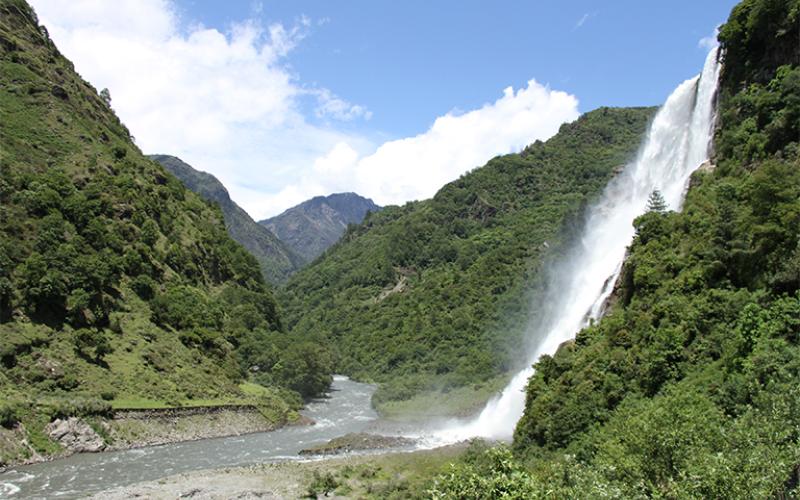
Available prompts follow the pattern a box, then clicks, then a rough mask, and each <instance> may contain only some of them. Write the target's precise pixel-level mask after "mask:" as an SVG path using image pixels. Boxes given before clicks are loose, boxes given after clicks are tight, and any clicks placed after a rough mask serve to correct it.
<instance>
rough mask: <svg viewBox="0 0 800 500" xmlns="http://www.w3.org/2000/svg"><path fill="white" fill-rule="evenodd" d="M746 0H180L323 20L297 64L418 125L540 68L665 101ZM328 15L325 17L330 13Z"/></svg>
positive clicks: (234, 13)
mask: <svg viewBox="0 0 800 500" xmlns="http://www.w3.org/2000/svg"><path fill="white" fill-rule="evenodd" d="M736 3H737V2H736V1H734V0H702V1H698V0H688V1H687V0H683V1H675V0H673V1H670V2H666V1H642V0H638V1H631V0H627V1H611V2H597V1H570V2H566V1H491V2H490V1H478V0H464V1H457V2H456V1H450V2H445V1H430V0H405V1H402V2H389V1H367V0H359V1H339V2H332V1H326V0H312V1H309V0H295V1H291V2H287V1H263V2H253V1H251V0H241V1H238V2H237V1H227V2H219V1H214V0H180V2H179V5H180V8H181V10H182V12H183V14H184V15H185V16H186V17H187V18H190V19H193V20H196V21H199V22H202V23H204V24H206V25H210V26H217V27H224V26H226V25H228V24H230V23H231V22H235V21H237V20H241V19H244V18H247V17H252V16H255V15H257V16H260V17H262V18H263V19H265V20H267V21H281V22H283V23H286V24H291V23H293V22H295V21H296V20H297V19H298V18H299V17H300V16H302V15H305V16H307V17H308V18H309V19H310V20H312V27H311V29H310V30H309V31H310V32H309V34H308V36H307V38H306V39H304V40H303V43H302V44H301V45H300V46H298V48H297V49H296V50H295V51H294V52H293V53H292V55H291V57H290V64H291V67H292V68H293V70H294V71H295V72H296V73H297V74H298V75H299V77H300V78H301V79H302V80H303V81H306V82H317V83H318V84H319V85H322V86H324V87H326V88H329V89H331V90H332V91H333V92H335V93H336V94H337V95H339V96H341V97H342V98H344V99H347V100H348V101H351V102H357V103H359V104H362V105H364V106H366V107H367V108H368V109H369V110H371V111H372V113H373V114H372V118H371V120H370V123H369V124H368V125H369V128H371V129H374V130H376V131H380V132H385V133H387V134H389V135H392V136H397V137H400V136H406V135H412V134H415V133H418V132H419V131H420V130H423V129H424V128H425V127H427V126H428V125H430V123H431V122H432V121H433V119H434V118H435V117H437V116H440V115H442V114H444V113H446V112H448V111H450V110H451V109H454V108H455V109H473V108H475V107H477V106H480V105H481V104H483V103H485V102H488V101H490V100H493V99H494V98H495V97H496V94H497V92H498V90H499V89H502V88H505V87H506V86H508V85H513V86H514V87H515V88H516V87H518V86H521V85H523V84H525V82H527V81H528V80H529V79H531V78H535V79H536V80H537V81H538V82H540V83H545V84H549V85H550V86H551V87H553V88H557V89H559V90H564V91H566V92H569V93H571V94H574V95H575V96H577V97H578V99H579V100H580V111H581V112H585V111H589V110H592V109H594V108H597V107H599V106H636V105H658V104H660V103H662V102H663V101H664V99H665V98H666V97H667V95H669V93H670V91H671V90H672V89H673V88H674V87H675V85H676V84H677V83H678V82H679V81H681V80H683V79H686V78H688V77H690V76H691V75H693V74H696V73H697V72H698V71H699V68H701V67H702V64H703V59H704V58H705V53H706V51H705V49H703V48H700V47H698V41H699V40H700V39H701V38H703V37H706V36H709V35H710V34H711V32H712V31H713V29H714V27H715V26H716V25H718V24H719V23H721V22H723V21H724V20H725V19H726V18H727V16H728V14H729V13H730V10H731V8H732V7H733V6H734V5H735V4H736ZM319 21H322V24H321V25H320V24H319Z"/></svg>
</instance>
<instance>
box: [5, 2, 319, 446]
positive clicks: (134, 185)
mask: <svg viewBox="0 0 800 500" xmlns="http://www.w3.org/2000/svg"><path fill="white" fill-rule="evenodd" d="M0 124H2V133H0V424H2V426H3V427H4V428H14V425H15V424H16V423H17V422H22V423H23V424H24V425H23V426H22V427H16V429H17V431H19V432H21V433H23V434H24V435H25V436H27V437H26V438H25V439H26V440H25V441H23V442H27V443H29V444H30V446H32V447H33V449H34V450H35V451H36V452H38V453H42V454H49V453H51V452H53V451H54V450H58V449H59V447H58V445H57V444H55V443H54V442H52V441H51V440H49V438H48V437H47V436H46V435H45V434H44V431H43V428H44V427H45V426H46V425H47V423H48V422H49V421H50V420H51V419H55V418H56V417H68V416H93V415H108V414H109V412H110V411H111V408H112V407H113V408H125V407H128V408H130V407H173V406H182V405H203V404H206V405H207V404H213V403H214V402H217V403H246V404H254V405H258V406H259V407H261V408H263V409H264V411H263V413H264V415H265V416H266V415H269V418H270V419H271V420H272V421H273V422H274V423H275V424H279V423H280V422H284V421H286V419H288V418H290V415H291V414H292V413H293V410H294V409H296V408H297V404H298V398H297V395H296V394H291V393H289V392H288V391H295V392H296V393H300V394H305V395H311V394H314V393H316V392H318V391H320V390H323V389H325V388H326V387H327V385H328V384H329V383H330V377H329V375H328V374H329V373H330V369H331V368H330V366H329V363H328V362H327V361H326V360H327V359H328V358H327V357H326V356H327V354H326V353H325V352H324V351H323V350H321V348H319V346H318V344H317V343H314V342H311V341H310V340H308V339H304V338H299V337H288V336H287V335H286V334H285V332H284V330H283V323H282V320H281V318H280V316H279V314H278V312H277V306H276V303H275V300H274V298H273V296H272V293H271V292H270V291H269V289H268V288H267V287H266V285H265V282H264V279H263V277H262V274H261V272H260V269H259V265H258V263H257V262H256V260H255V259H254V258H253V256H251V255H250V254H248V253H247V251H246V250H245V249H244V248H243V247H242V246H240V245H239V244H238V243H236V242H235V241H233V240H232V239H231V238H230V237H229V236H228V234H227V232H226V230H225V225H224V222H223V217H222V214H221V212H220V210H219V209H218V208H217V207H215V206H212V205H210V204H208V203H206V202H204V201H203V200H201V199H200V197H198V196H197V195H195V194H194V193H192V192H191V191H189V190H187V189H186V188H185V187H184V186H183V184H181V182H180V181H178V179H176V178H175V177H174V176H172V175H171V174H170V173H168V172H167V171H165V170H164V168H163V167H161V166H160V165H158V164H157V163H155V162H153V161H151V160H149V159H148V158H146V157H145V156H144V155H143V154H142V153H141V151H139V149H138V148H137V147H136V146H135V145H134V143H133V141H132V138H131V136H130V133H129V131H128V130H127V129H126V128H125V126H124V125H123V124H122V123H121V122H120V121H119V119H118V118H117V117H116V116H115V114H114V112H113V111H112V110H111V108H110V107H109V104H108V102H107V100H105V99H103V98H102V96H101V95H99V94H98V92H97V91H96V90H95V89H94V88H93V87H92V86H91V85H89V84H88V83H87V82H85V81H84V80H82V79H81V78H80V76H78V75H77V74H76V72H75V69H74V67H73V65H72V63H70V62H69V61H68V60H67V59H65V58H64V57H63V56H62V55H61V54H60V53H59V51H58V49H57V48H56V47H55V45H54V44H53V42H52V41H51V40H50V38H49V37H48V35H47V30H46V29H45V28H44V27H42V26H39V22H38V19H37V17H36V14H35V13H34V11H33V9H32V8H31V7H30V6H29V5H28V4H27V3H26V2H24V1H23V0H2V1H0ZM248 381H256V382H259V383H261V384H263V385H267V386H270V387H268V388H267V387H262V388H260V389H258V390H253V387H252V384H247V385H246V386H245V385H243V384H244V383H245V382H248ZM243 387H244V388H243ZM245 388H247V389H249V390H247V391H246V390H245ZM254 394H258V395H254ZM2 430H3V429H0V431H2ZM17 431H15V432H17ZM6 444H8V443H7V441H6V440H5V438H4V440H3V443H2V446H0V461H6V460H9V455H7V454H6V451H7V450H6V448H5V445H6ZM21 450H22V451H19V450H17V452H19V453H30V450H29V449H28V448H26V447H23V448H22V449H21ZM17 452H12V453H17ZM15 458H19V457H18V456H17V457H15V456H13V454H12V455H11V456H10V459H15Z"/></svg>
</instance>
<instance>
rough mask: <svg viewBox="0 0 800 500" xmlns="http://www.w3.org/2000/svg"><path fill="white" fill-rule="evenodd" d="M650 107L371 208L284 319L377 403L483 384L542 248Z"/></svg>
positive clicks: (508, 342) (510, 333)
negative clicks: (371, 383)
mask: <svg viewBox="0 0 800 500" xmlns="http://www.w3.org/2000/svg"><path fill="white" fill-rule="evenodd" d="M652 112H653V110H652V108H637V109H609V108H603V109H599V110H597V111H594V112H591V113H587V114H586V115H584V116H583V117H581V118H580V119H578V120H577V121H576V122H574V123H571V124H567V125H564V126H563V127H562V129H561V131H560V132H559V133H558V134H557V135H556V136H555V137H553V138H552V139H550V140H549V141H547V143H537V144H534V145H532V146H530V147H528V148H527V149H526V150H525V151H524V152H523V153H522V154H512V155H506V156H501V157H497V158H495V159H493V160H491V161H490V162H489V163H488V164H487V165H486V166H485V167H482V168H479V169H476V170H474V171H473V172H471V173H469V174H466V175H465V176H463V177H462V178H461V179H459V180H457V181H455V182H452V183H450V184H448V185H447V186H445V187H443V188H442V189H441V190H440V191H439V192H438V193H437V194H436V196H435V197H434V198H433V199H431V200H427V201H423V202H415V203H409V204H407V205H405V206H403V207H388V208H385V209H384V210H382V211H381V212H378V213H376V214H372V215H371V216H370V217H369V218H368V219H367V220H366V221H365V222H364V223H363V224H362V225H361V226H358V227H356V228H355V229H353V230H352V231H351V232H349V233H348V234H346V235H345V236H344V238H343V240H342V241H341V242H340V243H338V244H337V245H336V246H334V247H333V248H332V249H330V250H328V252H326V254H325V255H324V256H323V257H321V258H320V259H319V260H317V261H316V262H315V263H313V264H312V265H311V266H310V267H308V268H306V269H304V270H302V271H301V272H300V273H298V274H297V275H296V276H295V277H293V278H292V279H291V280H290V281H289V283H288V285H287V287H286V290H285V292H284V293H283V296H282V302H283V303H284V304H285V310H286V317H287V323H288V324H289V325H290V327H291V329H292V331H293V332H294V333H303V334H305V333H309V332H315V333H317V334H322V335H325V336H326V337H327V338H328V339H329V340H330V342H331V343H332V344H333V345H334V347H335V348H336V349H338V354H339V366H338V369H339V370H340V371H341V372H343V373H346V374H349V375H351V376H355V377H357V378H359V379H367V380H375V381H378V382H381V383H382V386H381V389H379V391H378V393H377V394H376V402H377V403H379V404H380V403H383V402H386V401H397V400H406V399H408V398H410V397H412V396H414V395H415V394H418V393H420V392H421V391H426V390H431V389H436V390H445V391H449V390H451V389H452V388H455V387H463V386H465V385H476V384H478V385H480V384H484V383H488V382H489V381H490V380H493V379H494V378H495V377H497V376H499V375H501V374H503V373H504V372H506V371H508V370H509V369H511V367H512V365H513V364H514V363H516V362H518V361H519V359H518V358H519V356H521V355H524V353H523V352H521V350H520V349H519V346H520V345H521V334H522V332H523V329H524V325H525V320H526V315H525V313H526V311H527V305H528V301H527V299H528V296H527V295H526V292H525V286H526V284H528V283H530V282H531V281H533V280H534V279H535V276H536V275H537V273H538V271H539V269H540V268H541V266H542V265H543V261H544V258H545V256H546V255H547V254H548V250H547V248H548V247H549V248H550V249H551V250H550V251H552V250H553V249H557V248H558V242H559V241H560V240H561V239H562V238H564V237H567V236H568V235H569V233H570V229H571V227H572V226H573V225H575V224H576V223H577V221H578V219H579V214H580V213H581V210H582V206H583V204H585V203H586V202H587V201H588V200H591V199H592V197H594V196H595V195H596V194H597V193H598V192H599V190H600V189H602V187H603V186H604V185H605V184H606V182H607V181H608V179H609V178H610V177H611V175H612V171H613V169H614V168H615V167H618V166H620V165H622V164H624V163H625V162H626V161H628V160H629V159H630V157H631V155H632V154H633V152H634V151H635V149H636V147H637V145H638V144H639V141H640V138H641V134H642V133H643V131H644V130H645V127H646V124H647V122H648V119H649V118H650V116H651V115H652ZM398 283H399V286H398V287H397V290H401V291H399V292H398V293H391V294H387V293H384V292H387V291H388V290H391V289H392V288H393V287H394V286H395V285H398ZM477 392H480V389H478V391H477Z"/></svg>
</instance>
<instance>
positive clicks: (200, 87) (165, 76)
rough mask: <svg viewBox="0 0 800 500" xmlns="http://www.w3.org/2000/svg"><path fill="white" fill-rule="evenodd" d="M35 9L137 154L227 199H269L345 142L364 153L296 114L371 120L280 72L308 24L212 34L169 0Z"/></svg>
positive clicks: (43, 3) (54, 0) (90, 0)
mask: <svg viewBox="0 0 800 500" xmlns="http://www.w3.org/2000/svg"><path fill="white" fill-rule="evenodd" d="M33 4H34V7H35V9H36V11H37V13H38V15H39V18H40V21H41V22H42V23H43V24H44V25H46V26H47V28H48V30H49V32H50V35H51V36H52V37H53V39H54V40H55V42H56V44H57V45H58V46H59V48H60V49H61V51H62V52H63V53H64V54H65V55H66V56H67V57H69V58H70V59H72V61H73V62H74V63H75V67H76V69H77V70H78V72H79V73H81V74H82V76H83V77H84V78H86V79H87V80H89V81H90V82H92V83H93V84H94V85H95V87H97V88H98V89H101V88H104V87H105V88H108V89H109V90H110V91H111V97H112V106H113V107H114V109H115V111H116V112H117V113H118V114H119V115H120V118H121V119H122V120H123V122H125V124H126V125H127V126H128V127H129V129H130V130H131V132H132V134H133V135H134V136H135V137H136V141H137V144H138V145H139V146H140V147H141V148H142V150H143V151H145V152H147V153H168V154H174V155H178V156H180V157H181V158H183V159H184V160H185V161H187V162H188V163H190V164H192V165H193V166H195V167H196V168H199V169H201V170H205V171H208V172H211V173H213V174H215V175H217V176H218V177H219V178H220V179H221V180H222V181H223V183H225V184H226V185H227V186H228V188H229V190H230V191H231V194H232V195H233V197H234V198H235V199H239V198H248V199H249V197H245V196H244V195H243V193H245V192H251V191H257V192H265V193H269V192H276V191H278V190H279V189H280V188H281V187H283V186H285V184H286V183H288V182H292V181H293V180H296V179H295V178H296V177H297V176H298V174H299V173H300V172H302V171H303V169H307V168H308V167H309V166H310V165H312V164H313V161H314V159H315V158H316V157H318V156H319V155H322V154H324V153H325V152H327V151H328V150H329V149H330V148H331V147H333V146H334V145H335V144H336V143H338V142H340V141H342V140H347V141H349V142H352V143H356V144H364V143H365V140H364V139H361V138H360V137H357V136H354V135H353V134H352V133H347V134H345V133H342V132H339V131H337V130H336V128H335V126H331V125H330V124H328V125H324V126H322V125H313V124H311V123H310V122H309V120H307V119H306V117H304V116H303V114H302V112H301V111H300V109H301V107H302V106H301V101H302V100H303V99H306V98H309V97H310V98H312V99H316V101H317V102H318V108H319V114H320V115H321V116H322V115H324V116H325V117H326V118H327V119H332V120H355V119H360V118H368V116H369V112H368V111H367V110H366V108H364V107H363V106H358V105H353V104H350V103H348V102H347V101H345V100H343V99H341V98H340V97H338V96H337V95H336V94H334V93H333V92H331V91H330V90H328V89H313V90H308V89H306V88H304V87H303V85H302V83H301V82H299V81H297V79H296V77H295V76H294V75H293V74H292V73H291V72H290V70H289V69H287V65H286V61H285V58H286V57H287V56H288V55H289V54H290V53H291V51H292V50H293V49H294V48H295V47H296V46H297V44H298V43H300V42H301V41H302V39H303V38H304V37H305V36H307V35H308V30H309V29H310V27H311V25H312V22H311V20H310V19H308V18H306V17H301V18H300V19H299V20H298V21H297V23H296V24H295V25H292V26H285V25H282V24H277V23H276V24H271V25H264V24H262V23H260V22H258V21H256V20H244V21H242V22H240V23H235V24H232V25H231V26H229V27H228V29H226V30H224V31H220V30H218V29H215V28H207V27H204V26H201V25H197V24H189V23H188V22H186V21H185V20H183V19H182V18H181V15H180V13H179V12H178V11H177V10H176V9H175V7H174V4H173V3H171V2H170V1H168V0H115V1H113V2H109V1H106V0H71V1H70V2H63V1H61V0H34V1H33ZM254 10H256V11H257V10H258V3H254ZM245 208H246V209H248V210H249V211H251V213H253V215H256V216H259V215H261V214H259V213H258V212H257V211H256V210H254V209H253V207H252V206H245Z"/></svg>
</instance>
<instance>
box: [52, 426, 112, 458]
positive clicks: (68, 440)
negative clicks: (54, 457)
mask: <svg viewBox="0 0 800 500" xmlns="http://www.w3.org/2000/svg"><path fill="white" fill-rule="evenodd" d="M45 432H47V435H48V436H50V438H51V439H53V440H54V441H57V442H58V443H59V444H61V446H63V447H64V448H65V449H67V450H69V451H71V452H73V453H96V452H98V451H103V450H104V449H105V448H106V443H105V441H104V440H103V438H102V437H100V435H99V434H97V432H95V430H94V429H92V427H91V426H90V425H89V424H87V423H86V422H84V421H83V420H81V419H79V418H76V417H70V418H68V419H65V420H64V419H60V418H59V419H56V420H54V421H52V422H50V423H49V424H47V427H45Z"/></svg>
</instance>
